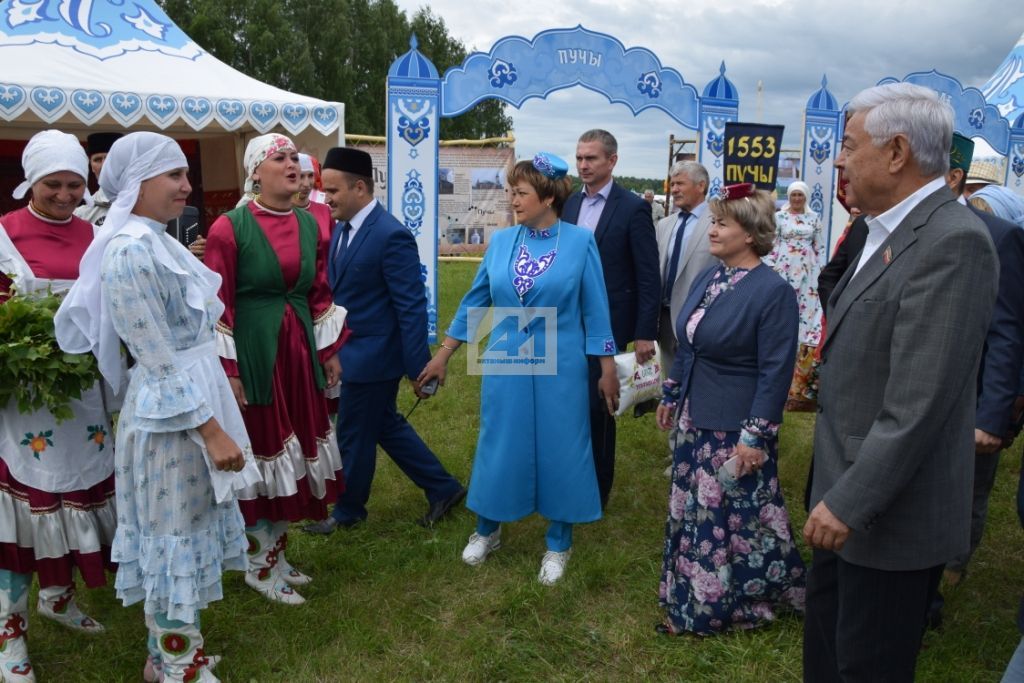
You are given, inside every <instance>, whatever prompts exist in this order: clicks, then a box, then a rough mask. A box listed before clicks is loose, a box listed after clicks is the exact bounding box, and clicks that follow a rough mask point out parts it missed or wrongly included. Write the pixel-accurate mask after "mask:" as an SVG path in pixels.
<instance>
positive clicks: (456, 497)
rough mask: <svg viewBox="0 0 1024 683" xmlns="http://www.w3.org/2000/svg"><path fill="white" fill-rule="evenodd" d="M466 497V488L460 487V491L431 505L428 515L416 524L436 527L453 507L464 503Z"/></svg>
mask: <svg viewBox="0 0 1024 683" xmlns="http://www.w3.org/2000/svg"><path fill="white" fill-rule="evenodd" d="M465 497H466V487H465V486H460V487H459V490H458V491H456V492H455V493H453V494H452V495H450V496H448V497H447V498H443V499H441V500H439V501H436V502H434V503H431V504H430V509H428V510H427V514H425V515H423V516H422V517H421V518H419V519H418V520H416V523H417V524H419V525H420V526H425V527H431V526H434V523H435V522H438V521H440V520H441V518H442V517H444V516H445V515H447V514H448V513H449V512H450V511H451V509H452V508H453V507H455V506H456V505H458V504H459V503H461V502H462V499H463V498H465Z"/></svg>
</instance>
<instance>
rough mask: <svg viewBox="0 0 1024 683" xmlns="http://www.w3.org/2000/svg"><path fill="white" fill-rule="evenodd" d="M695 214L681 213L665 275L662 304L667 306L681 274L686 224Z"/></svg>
mask: <svg viewBox="0 0 1024 683" xmlns="http://www.w3.org/2000/svg"><path fill="white" fill-rule="evenodd" d="M692 215H693V214H692V213H690V212H689V211H680V212H679V217H680V221H681V222H680V223H679V229H678V230H676V238H675V240H673V241H672V251H671V252H669V256H668V272H667V273H666V274H665V283H664V285H663V287H662V293H661V302H662V304H664V305H665V306H668V304H669V299H670V298H672V285H673V284H674V283H675V281H676V275H677V274H678V273H679V257H680V256H682V254H680V253H679V252H680V251H682V246H683V236H684V235H686V224H687V223H688V222H689V221H690V217H691V216H692Z"/></svg>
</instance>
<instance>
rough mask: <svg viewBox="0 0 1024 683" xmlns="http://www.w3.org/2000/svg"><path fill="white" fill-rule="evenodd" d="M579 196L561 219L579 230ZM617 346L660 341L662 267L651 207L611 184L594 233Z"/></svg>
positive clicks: (575, 194)
mask: <svg viewBox="0 0 1024 683" xmlns="http://www.w3.org/2000/svg"><path fill="white" fill-rule="evenodd" d="M582 204H583V192H582V191H581V192H573V193H572V194H571V195H570V196H569V198H568V199H567V200H566V201H565V208H564V209H563V210H562V219H563V220H564V221H566V222H567V223H575V224H577V225H579V216H580V207H581V206H582ZM594 240H595V241H596V242H597V250H598V253H600V254H601V268H602V270H603V271H604V284H605V288H606V289H607V290H608V308H609V312H610V313H611V318H612V335H613V336H614V337H615V345H616V346H618V347H619V348H620V349H625V348H626V344H628V343H629V342H631V341H635V340H637V339H650V340H654V339H657V338H658V315H659V313H660V312H661V262H660V261H659V259H658V238H657V237H656V236H655V233H654V221H653V220H652V218H651V205H650V204H648V203H647V202H645V201H644V200H643V198H642V197H638V196H636V195H635V194H633V193H632V192H630V191H629V190H627V189H625V188H624V187H622V186H621V185H619V184H618V183H612V188H611V190H610V191H609V193H608V199H607V200H606V202H605V205H604V209H603V210H602V211H601V219H600V220H599V221H598V222H597V229H596V230H595V231H594Z"/></svg>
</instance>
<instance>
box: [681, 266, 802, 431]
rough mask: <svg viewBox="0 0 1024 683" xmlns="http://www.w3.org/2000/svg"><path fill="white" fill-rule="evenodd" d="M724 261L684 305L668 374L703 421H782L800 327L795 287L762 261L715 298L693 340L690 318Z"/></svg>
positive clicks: (729, 424) (734, 424)
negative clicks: (753, 418)
mask: <svg viewBox="0 0 1024 683" xmlns="http://www.w3.org/2000/svg"><path fill="white" fill-rule="evenodd" d="M718 268H719V266H712V267H711V268H708V269H707V270H706V271H704V272H703V273H701V274H700V275H699V276H698V277H697V279H696V280H695V281H694V283H693V286H692V287H691V288H690V294H689V296H687V297H686V303H684V304H683V308H682V310H681V311H680V312H679V323H678V326H677V328H676V337H677V338H678V339H679V348H678V349H677V351H676V358H675V362H674V363H673V364H672V372H671V373H670V374H669V377H671V378H672V379H674V380H676V381H677V382H679V383H680V384H681V385H682V395H683V396H684V397H685V396H689V399H690V417H691V418H692V419H693V424H694V426H695V427H697V428H700V429H713V430H719V431H738V430H739V429H740V426H741V425H742V423H743V421H744V420H746V419H747V418H751V417H759V418H765V419H767V420H769V421H771V422H775V423H779V422H782V410H783V408H784V407H785V405H786V396H787V395H788V394H789V385H790V382H791V381H792V379H793V366H794V364H795V363H796V347H797V339H798V336H799V331H800V312H799V309H798V307H797V302H796V293H795V292H794V291H793V288H792V287H790V286H789V284H788V283H787V282H786V281H785V280H783V279H782V278H781V277H780V276H779V275H778V274H777V273H776V272H775V271H774V270H772V269H771V268H769V267H768V266H766V265H764V264H761V265H759V266H758V267H756V268H754V269H753V270H751V271H750V272H749V273H747V274H746V275H745V276H744V277H743V279H742V280H740V281H739V282H738V283H736V286H735V287H734V288H733V289H731V290H729V291H728V292H725V293H723V294H720V295H719V296H718V298H717V299H715V301H714V302H712V304H711V306H710V307H709V308H708V309H707V310H706V311H705V312H704V317H703V319H702V320H701V322H700V324H699V325H698V326H697V330H696V332H695V333H694V336H693V342H692V343H691V342H690V340H689V339H688V338H687V335H686V322H687V321H688V320H689V319H690V316H691V315H693V312H694V311H696V310H697V307H698V306H699V305H700V302H701V299H703V298H704V291H705V290H706V289H707V286H708V283H709V282H710V281H711V278H712V276H713V275H714V274H715V272H716V271H717V270H718Z"/></svg>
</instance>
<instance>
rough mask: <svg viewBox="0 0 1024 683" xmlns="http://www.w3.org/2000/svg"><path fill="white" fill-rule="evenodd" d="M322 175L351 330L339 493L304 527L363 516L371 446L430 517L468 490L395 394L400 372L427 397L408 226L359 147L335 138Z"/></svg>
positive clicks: (344, 360) (338, 292) (328, 526)
mask: <svg viewBox="0 0 1024 683" xmlns="http://www.w3.org/2000/svg"><path fill="white" fill-rule="evenodd" d="M321 178H322V180H323V186H324V192H325V193H326V194H327V203H328V205H329V206H330V207H331V215H332V216H333V218H334V219H335V220H336V221H339V222H338V224H337V225H336V226H335V229H334V233H333V235H332V236H331V242H330V245H329V249H330V251H329V261H328V271H327V272H328V278H329V281H330V284H331V288H332V290H333V292H334V301H335V303H336V304H338V305H339V306H344V307H345V309H347V310H348V319H347V323H348V325H349V328H350V329H351V331H352V336H351V337H349V339H348V341H347V342H346V343H345V345H344V346H342V348H341V353H340V356H341V367H342V371H343V372H344V381H343V382H342V385H341V396H340V397H339V403H338V427H337V433H338V445H339V447H340V449H341V458H342V464H343V466H344V470H345V492H344V493H342V494H341V495H340V496H338V500H337V503H336V504H335V506H334V512H333V514H332V516H331V517H328V518H327V519H326V520H324V521H322V522H317V523H316V524H311V525H309V526H307V527H306V531H308V532H311V533H320V534H329V533H331V532H333V531H334V530H335V529H336V528H337V527H339V526H343V527H351V526H353V525H355V524H358V523H359V522H361V521H363V520H364V519H366V514H367V513H366V501H367V500H368V499H369V497H370V485H371V484H372V482H373V473H374V469H375V467H376V458H377V455H376V454H377V445H378V444H379V445H380V446H381V448H383V449H384V451H385V452H386V453H387V454H388V455H389V456H390V457H391V459H392V460H394V461H395V463H396V464H397V465H398V466H399V467H400V468H401V469H402V471H403V472H404V473H405V475H406V476H407V477H409V478H410V479H412V481H413V483H415V484H416V485H417V486H419V487H420V488H421V489H423V491H424V493H425V494H426V496H427V501H428V503H429V508H428V510H427V513H426V515H424V516H423V517H422V518H421V519H420V520H419V523H420V524H422V525H424V526H430V525H432V524H433V523H434V522H436V521H438V520H439V519H441V518H442V517H444V516H445V515H446V514H447V513H448V511H449V510H451V509H452V508H453V507H454V506H455V505H457V504H458V503H459V502H460V501H462V499H463V498H465V496H466V489H465V488H464V487H463V486H462V484H460V483H459V481H458V480H457V479H455V478H454V477H453V476H452V475H451V474H449V473H448V472H447V471H446V470H445V468H444V466H443V465H442V464H441V463H440V462H439V461H438V459H437V456H436V455H434V453H433V452H432V451H431V450H430V449H429V448H428V447H427V445H426V444H425V443H423V440H422V439H420V437H419V435H418V434H416V431H415V430H414V429H413V428H412V426H411V425H410V424H409V423H408V422H406V420H405V418H404V417H402V416H401V415H400V414H399V413H398V409H397V406H396V403H395V399H396V397H397V395H398V388H399V385H400V384H401V380H402V376H403V375H405V376H406V377H408V378H409V381H410V382H411V383H412V389H413V391H414V392H415V393H416V395H417V396H419V397H421V398H424V397H425V394H423V392H422V390H421V388H420V386H419V384H418V383H417V381H416V378H417V377H418V376H419V374H420V372H421V371H422V370H423V367H424V366H425V365H426V364H427V361H429V360H430V350H429V348H428V347H427V299H426V296H425V292H424V288H423V280H422V278H421V274H420V273H421V270H420V256H419V251H418V250H417V248H416V239H415V238H414V237H413V235H412V233H411V232H410V231H409V230H408V229H407V228H406V227H405V226H404V225H402V224H401V223H400V222H399V221H398V220H396V219H395V218H394V217H393V216H392V215H391V214H389V213H388V212H387V211H385V210H384V207H383V206H381V205H380V203H379V202H377V200H376V199H374V197H373V184H374V183H373V163H372V161H371V159H370V155H369V154H367V153H366V152H364V151H362V150H358V149H353V148H350V147H335V148H334V149H332V150H330V151H329V152H328V153H327V158H326V159H325V161H324V164H323V168H322V173H321Z"/></svg>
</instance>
